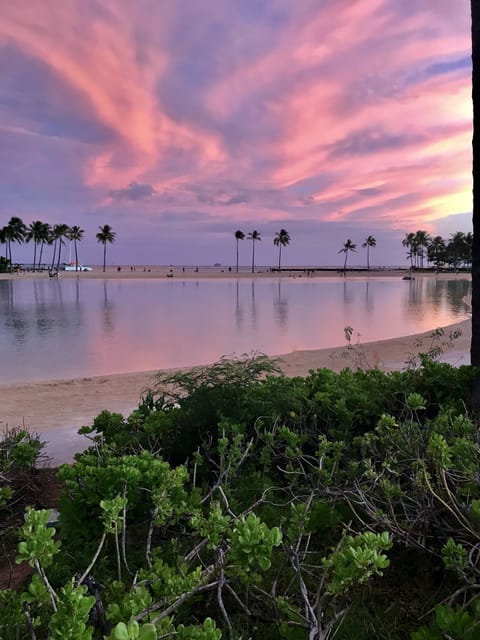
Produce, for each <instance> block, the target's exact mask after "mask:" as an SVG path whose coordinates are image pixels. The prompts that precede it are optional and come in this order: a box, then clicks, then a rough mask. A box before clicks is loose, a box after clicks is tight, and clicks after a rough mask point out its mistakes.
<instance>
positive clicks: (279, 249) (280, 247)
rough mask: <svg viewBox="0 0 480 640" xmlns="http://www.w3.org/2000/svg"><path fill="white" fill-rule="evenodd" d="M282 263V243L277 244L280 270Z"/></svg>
mask: <svg viewBox="0 0 480 640" xmlns="http://www.w3.org/2000/svg"><path fill="white" fill-rule="evenodd" d="M281 265H282V245H281V244H279V245H278V270H279V271H280V268H281Z"/></svg>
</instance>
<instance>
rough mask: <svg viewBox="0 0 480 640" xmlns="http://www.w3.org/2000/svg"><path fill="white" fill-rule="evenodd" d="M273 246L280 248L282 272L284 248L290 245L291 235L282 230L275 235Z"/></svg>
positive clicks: (279, 257) (279, 258) (279, 255)
mask: <svg viewBox="0 0 480 640" xmlns="http://www.w3.org/2000/svg"><path fill="white" fill-rule="evenodd" d="M273 244H274V245H275V246H276V247H278V270H279V271H280V267H281V263H282V247H286V246H287V245H288V244H290V234H289V233H288V231H286V230H285V229H280V231H277V233H276V234H275V238H274V239H273Z"/></svg>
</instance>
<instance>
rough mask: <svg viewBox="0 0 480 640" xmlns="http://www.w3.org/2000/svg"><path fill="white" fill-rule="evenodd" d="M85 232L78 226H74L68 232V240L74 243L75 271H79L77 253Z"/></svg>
mask: <svg viewBox="0 0 480 640" xmlns="http://www.w3.org/2000/svg"><path fill="white" fill-rule="evenodd" d="M84 233H85V231H84V230H83V229H81V228H80V227H78V226H77V225H73V227H70V229H69V230H68V232H67V238H68V239H69V240H70V242H72V241H73V246H74V247H75V271H78V253H77V242H80V240H81V239H82V238H83V234H84Z"/></svg>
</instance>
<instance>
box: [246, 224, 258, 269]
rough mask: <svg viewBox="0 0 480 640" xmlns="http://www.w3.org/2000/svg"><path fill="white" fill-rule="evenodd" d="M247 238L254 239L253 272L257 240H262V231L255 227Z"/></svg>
mask: <svg viewBox="0 0 480 640" xmlns="http://www.w3.org/2000/svg"><path fill="white" fill-rule="evenodd" d="M247 240H251V241H252V273H254V272H255V242H256V241H257V240H261V237H260V232H259V231H257V230H256V229H254V230H253V231H250V233H249V234H248V236H247Z"/></svg>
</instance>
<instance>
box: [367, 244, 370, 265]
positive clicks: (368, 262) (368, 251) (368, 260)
mask: <svg viewBox="0 0 480 640" xmlns="http://www.w3.org/2000/svg"><path fill="white" fill-rule="evenodd" d="M367 271H370V245H368V244H367Z"/></svg>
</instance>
